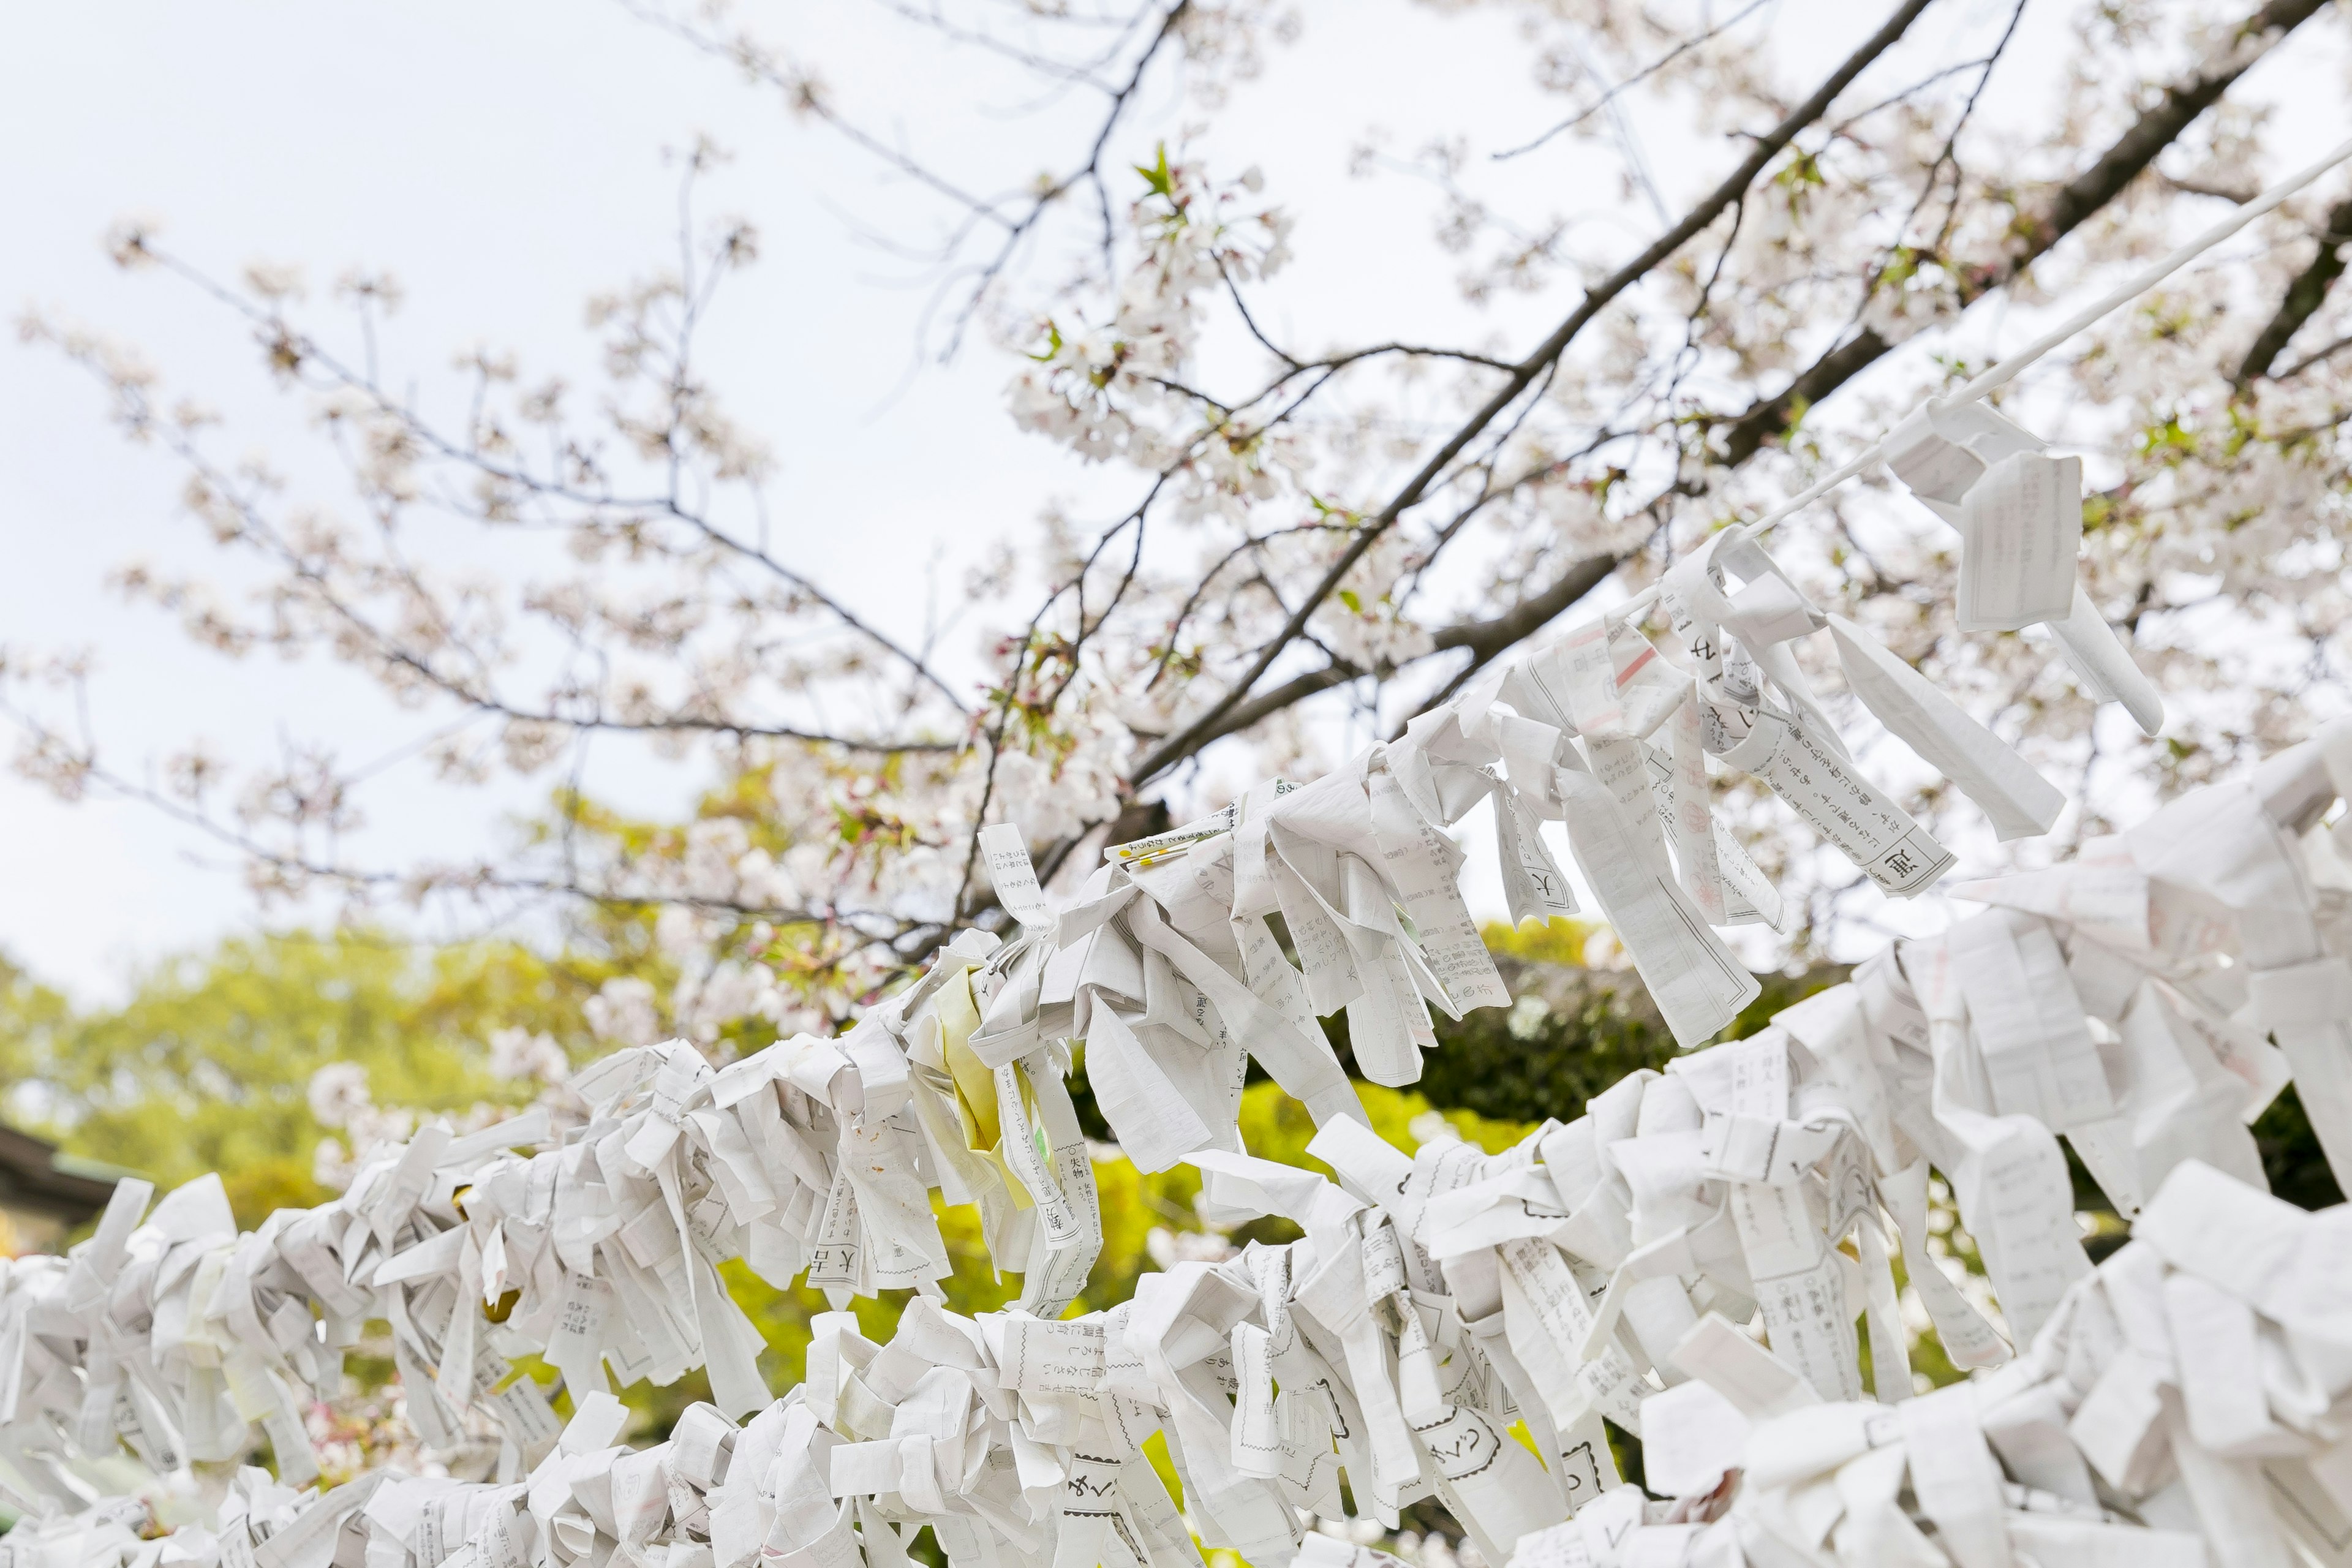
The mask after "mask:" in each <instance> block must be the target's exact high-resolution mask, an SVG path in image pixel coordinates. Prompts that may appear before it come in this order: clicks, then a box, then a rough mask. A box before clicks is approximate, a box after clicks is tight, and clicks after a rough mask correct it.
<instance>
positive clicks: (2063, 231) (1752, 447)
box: [1722, 0, 2328, 468]
mask: <svg viewBox="0 0 2352 1568" xmlns="http://www.w3.org/2000/svg"><path fill="white" fill-rule="evenodd" d="M2327 4H2328V0H2271V4H2269V5H2265V6H2263V8H2262V9H2261V10H2260V11H2257V12H2256V13H2254V15H2253V16H2251V17H2249V18H2248V19H2247V21H2246V24H2245V26H2242V27H2241V28H2239V29H2238V32H2237V34H2236V47H2234V48H2233V49H2232V50H2231V53H2230V55H2229V57H2228V58H2227V59H2226V60H2224V61H2223V62H2222V63H2221V64H2218V65H2215V66H2212V67H2210V68H2206V69H2202V70H2200V71H2198V72H2197V73H2196V74H2194V75H2191V76H2189V77H2188V78H2185V79H2182V80H2180V81H2177V82H2175V83H2173V84H2172V86H2170V87H2168V88H2167V89H2165V91H2164V96H2163V97H2162V98H2160V99H2158V100H2157V102H2156V104H2155V105H2154V106H2153V107H2151V108H2150V109H2149V110H2147V112H2146V113H2144V114H2142V115H2141V116H2140V117H2139V119H2138V120H2137V121H2136V122H2134V124H2133V125H2132V128H2131V129H2130V130H2128V131H2126V132H2124V134H2123V135H2122V136H2121V137H2120V138H2118V139H2117V140H2116V143H2115V145H2114V146H2112V147H2109V148H2108V149H2107V151H2106V152H2105V153H2104V154H2103V155H2102V156H2101V157H2100V158H2099V160H2098V162H2097V163H2093V164H2092V165H2091V166H2090V167H2089V168H2088V169H2085V170H2084V172H2083V173H2082V174H2078V175H2076V176H2075V177H2074V180H2072V181H2071V182H2069V183H2068V184H2065V185H2063V186H2062V187H2061V188H2060V189H2059V191H2058V193H2057V195H2054V196H2053V197H2052V198H2051V202H2050V205H2049V206H2048V207H2047V208H2046V209H2045V210H2044V211H2043V213H2042V216H2040V217H2039V218H2037V219H2035V220H2033V221H2032V223H2030V224H2024V225H2021V226H2020V230H2019V235H2018V238H2017V241H2016V245H2015V248H2014V249H2013V250H2012V251H2011V254H2010V255H2009V256H2007V257H2005V258H2002V259H2001V260H2000V261H1998V262H1995V263H1993V264H1992V265H1990V266H1988V267H1984V268H1979V269H1977V270H1976V271H1975V272H1974V274H1973V275H1971V276H1966V277H1964V278H1963V279H1962V280H1961V284H1960V298H1961V300H1962V302H1963V303H1964V304H1965V303H1969V302H1973V301H1974V300H1977V299H1979V298H1980V297H1982V296H1983V295H1985V294H1987V293H1990V291H1992V290H1993V289H1998V288H2000V287H2001V286H2002V285H2003V284H2005V283H2007V282H2009V281H2010V280H2011V279H2014V278H2015V277H2016V276H2017V275H2018V274H2019V273H2021V272H2022V271H2024V270H2025V269H2026V268H2028V267H2030V266H2032V264H2033V263H2034V262H2035V261H2036V260H2038V259H2039V258H2042V256H2043V255H2045V254H2047V253H2048V252H2049V250H2050V249H2051V247H2053V246H2055V245H2056V244H2057V243H2058V242H2059V241H2060V240H2062V239H2063V238H2065V237H2066V236H2068V235H2070V234H2072V233H2074V230H2076V229H2077V228H2080V227H2081V226H2083V225H2084V223H2086V222H2088V221H2089V220H2090V218H2091V217H2092V216H2093V215H2094V214H2095V213H2097V212H2098V211H2099V210H2100V209H2101V208H2103V207H2105V205H2107V204H2108V203H2109V202H2111V201H2113V200H2115V199H2116V196H2118V195H2121V194H2122V193H2123V189H2124V187H2125V186H2126V185H2128V184H2131V182H2132V181H2133V180H2134V179H2136V178H2137V177H2138V175H2139V174H2141V172H2142V171H2144V170H2146V169H2147V167H2148V166H2149V165H2150V164H2151V163H2154V162H2155V161H2156V158H2157V155H2158V153H2162V152H2163V151H2164V150H2165V149H2166V148H2167V147H2169V146H2170V145H2172V143H2173V142H2174V141H2175V140H2176V139H2178V138H2179V135H2180V133H2181V132H2184V131H2186V130H2188V129H2189V125H2190V123H2191V122H2193V121H2195V120H2196V119H2197V117H2198V116H2199V115H2200V114H2202V113H2204V112H2205V111H2206V110H2208V109H2210V108H2211V107H2212V106H2213V105H2214V104H2215V103H2216V102H2217V101H2219V100H2220V99H2221V94H2222V93H2223V92H2225V91H2227V90H2228V89H2229V88H2230V86H2231V83H2233V82H2235V81H2236V80H2237V79H2239V78H2240V77H2242V76H2243V75H2245V74H2246V72H2247V70H2248V69H2249V68H2251V67H2252V65H2253V63H2254V62H2255V61H2256V60H2258V59H2260V58H2263V56H2264V55H2265V54H2267V53H2269V52H2270V50H2271V49H2272V48H2273V47H2275V46H2276V45H2277V44H2278V42H2279V40H2281V39H2282V38H2284V37H2286V35H2287V34H2288V33H2290V32H2292V31H2294V29H2295V28H2296V27H2297V26H2301V25H2302V24H2303V23H2305V22H2306V21H2308V20H2310V18H2311V17H2312V16H2315V15H2316V14H2317V13H2318V12H2319V11H2320V10H2321V9H2322V8H2323V7H2324V6H2326V5H2327ZM1873 286H1874V287H1875V283H1874V284H1873ZM1894 347H1895V345H1894V344H1893V343H1891V342H1888V341H1887V340H1886V339H1885V338H1883V337H1881V336H1880V335H1879V334H1878V333H1877V332H1876V331H1874V330H1873V329H1871V328H1868V327H1864V329H1862V331H1859V332H1857V333H1856V334H1854V336H1853V337H1851V338H1849V339H1847V340H1846V341H1845V342H1843V343H1841V344H1839V345H1838V346H1837V347H1836V348H1834V349H1832V350H1831V351H1830V352H1829V353H1825V354H1823V355H1822V357H1821V358H1820V359H1818V360H1815V361H1814V362H1813V363H1812V364H1811V366H1809V367H1808V368H1807V369H1805V370H1804V371H1803V372H1801V374H1799V375H1798V376H1797V378H1796V379H1795V380H1794V381H1792V382H1790V384H1789V385H1788V386H1787V387H1786V388H1785V389H1784V390H1783V391H1781V392H1780V394H1779V395H1775V396H1772V397H1769V398H1766V399H1765V400H1764V401H1762V402H1761V403H1759V404H1757V405H1754V406H1753V407H1751V408H1749V409H1748V411H1747V412H1746V413H1744V414H1742V415H1739V416H1738V417H1736V418H1735V419H1733V420H1732V421H1731V422H1730V424H1729V425H1728V426H1727V432H1728V435H1727V440H1726V442H1725V446H1724V449H1723V457H1722V461H1723V463H1724V465H1725V466H1726V467H1728V468H1737V467H1738V466H1739V465H1740V464H1741V463H1744V462H1746V461H1747V460H1748V458H1752V457H1754V456H1755V455H1756V453H1757V452H1758V450H1759V449H1760V448H1761V447H1764V446H1765V445H1766V444H1767V443H1769V442H1771V441H1774V440H1777V439H1778V438H1780V437H1781V436H1782V435H1784V434H1786V433H1787V431H1788V429H1789V426H1790V425H1792V424H1794V423H1795V421H1796V418H1797V415H1798V413H1799V411H1800V410H1802V409H1804V408H1807V407H1810V406H1811V405H1813V404H1816V403H1819V402H1820V401H1821V400H1822V398H1824V397H1827V396H1828V395H1830V394H1831V393H1832V392H1835V391H1836V390H1837V389H1838V388H1839V387H1841V386H1843V385H1844V384H1846V383H1847V382H1849V381H1852V380H1853V378H1854V377H1855V376H1857V375H1859V374H1862V373H1863V372H1864V370H1867V369H1868V368H1869V367H1870V366H1871V365H1873V364H1875V363H1877V362H1878V361H1879V360H1880V359H1881V358H1883V357H1885V354H1886V353H1888V352H1889V351H1890V350H1892V349H1893V348H1894Z"/></svg>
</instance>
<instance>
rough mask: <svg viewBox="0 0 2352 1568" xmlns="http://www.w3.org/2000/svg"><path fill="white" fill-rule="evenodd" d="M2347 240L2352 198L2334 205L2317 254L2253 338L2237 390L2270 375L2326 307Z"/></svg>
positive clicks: (2350, 230) (2340, 269) (2350, 234)
mask: <svg viewBox="0 0 2352 1568" xmlns="http://www.w3.org/2000/svg"><path fill="white" fill-rule="evenodd" d="M2347 240H2352V196H2347V197H2346V198H2345V199H2344V200H2342V201H2340V202H2338V203H2336V207H2335V210H2334V211H2332V212H2330V213H2329V214H2328V215H2327V225H2326V227H2324V228H2322V229H2321V230H2320V231H2319V254H2318V255H2316V256H2315V257H2313V258H2311V265H2310V266H2308V267H2306V268H2304V269H2303V271H2302V272H2301V273H2300V274H2299V275H2298V276H2297V277H2296V278H2295V280H2294V282H2292V283H2290V284H2288V285H2287V289H2286V298H2284V300H2280V301H2279V308H2278V314H2276V315H2274V316H2273V317H2272V318H2271V319H2270V322H2269V324H2268V325H2266V326H2265V327H2263V330H2262V331H2260V332H2258V333H2257V334H2255V337H2254V342H2253V345H2252V347H2251V348H2249V349H2247V350H2246V357H2245V359H2244V360H2243V361H2242V362H2241V363H2240V364H2239V366H2238V374H2237V382H2238V384H2239V385H2240V386H2243V385H2245V384H2246V383H2248V382H2250V381H2252V380H2253V379H2254V378H2255V377H2256V376H2262V375H2268V374H2270V373H2271V366H2272V365H2273V364H2274V363H2277V361H2278V356H2279V355H2280V354H2282V353H2285V352H2286V345H2287V343H2288V342H2290V341H2292V340H2293V338H2294V334H2295V333H2296V332H2298V331H2301V330H2302V328H2303V324H2304V323H2305V321H2309V320H2311V318H2312V317H2313V316H2314V315H2315V314H2316V313H2317V312H2318V310H2319V307H2320V306H2321V305H2323V304H2325V303H2326V301H2327V291H2328V289H2332V288H2334V287H2335V286H2336V279H2337V278H2339V277H2341V276H2342V275H2343V272H2344V254H2343V253H2344V244H2345V242H2346V241H2347ZM2295 368H2296V369H2298V370H2299V369H2301V368H2302V366H2301V365H2300V364H2298V365H2297V366H2296V367H2295Z"/></svg>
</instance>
